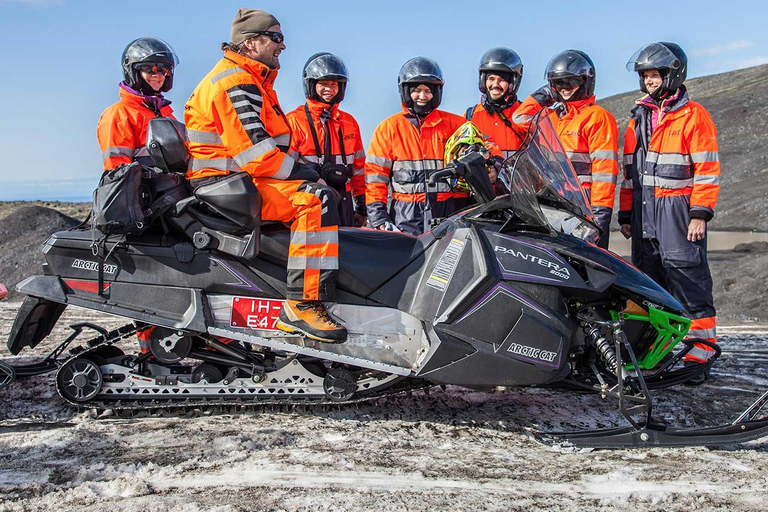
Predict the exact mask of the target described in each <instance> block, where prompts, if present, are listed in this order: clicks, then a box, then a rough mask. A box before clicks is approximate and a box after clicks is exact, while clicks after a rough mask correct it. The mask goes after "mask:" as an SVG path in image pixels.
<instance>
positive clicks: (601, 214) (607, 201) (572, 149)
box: [513, 96, 619, 247]
mask: <svg viewBox="0 0 768 512" xmlns="http://www.w3.org/2000/svg"><path fill="white" fill-rule="evenodd" d="M566 105H567V107H568V111H567V112H566V113H565V115H563V117H562V118H560V117H558V116H557V114H556V113H555V112H550V114H549V117H550V119H552V124H553V125H554V126H555V129H556V130H557V134H558V136H559V137H560V142H561V143H562V144H563V149H564V150H565V152H566V154H567V155H568V159H569V160H570V161H571V164H572V165H573V169H574V170H575V171H576V174H577V176H578V178H579V182H580V183H581V186H582V188H583V189H584V192H585V193H586V194H587V198H588V199H589V200H590V202H591V205H592V213H593V214H594V215H595V219H596V220H597V223H598V225H599V226H600V228H601V229H602V230H603V236H602V237H601V239H600V242H599V245H601V246H602V247H607V246H608V233H609V230H610V225H611V214H612V213H613V204H614V200H615V197H616V181H617V179H618V174H619V160H618V152H619V133H618V132H619V130H618V127H617V126H616V119H614V117H613V116H612V115H611V114H610V112H608V111H607V110H605V109H604V108H603V107H600V106H598V105H595V97H594V96H590V97H589V98H587V99H584V100H577V101H569V102H567V103H566ZM541 109H542V106H541V105H540V104H539V103H538V102H537V101H536V100H535V99H534V98H533V97H528V98H527V99H526V100H525V101H524V102H523V103H522V104H521V105H520V107H519V108H518V109H517V110H516V111H515V114H514V116H513V120H514V121H515V122H516V123H518V124H521V125H523V126H526V127H527V125H528V123H530V121H531V119H532V118H533V116H534V115H536V113H538V112H539V111H540V110H541Z"/></svg>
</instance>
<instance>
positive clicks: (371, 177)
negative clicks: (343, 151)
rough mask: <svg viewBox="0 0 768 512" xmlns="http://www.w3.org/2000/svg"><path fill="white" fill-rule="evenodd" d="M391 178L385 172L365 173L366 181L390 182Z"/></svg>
mask: <svg viewBox="0 0 768 512" xmlns="http://www.w3.org/2000/svg"><path fill="white" fill-rule="evenodd" d="M390 180H391V178H390V177H389V176H385V175H383V174H373V173H370V172H368V173H365V183H366V184H367V183H386V184H389V182H390Z"/></svg>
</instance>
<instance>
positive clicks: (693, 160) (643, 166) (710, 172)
mask: <svg viewBox="0 0 768 512" xmlns="http://www.w3.org/2000/svg"><path fill="white" fill-rule="evenodd" d="M644 99H645V97H644V98H641V99H640V100H638V102H637V103H638V107H636V108H635V109H634V110H633V111H632V112H633V114H632V118H631V119H630V121H629V126H628V127H627V132H626V135H625V137H624V181H623V182H622V188H621V193H620V208H619V210H620V222H621V223H628V222H629V218H630V217H629V212H630V211H631V210H632V207H633V206H635V207H636V208H637V209H638V210H639V212H638V213H642V223H643V226H642V230H643V237H644V238H652V237H653V236H654V235H653V233H655V228H654V226H655V224H656V223H658V222H663V219H657V218H656V217H657V215H656V211H655V209H654V208H652V206H653V204H654V203H655V201H654V198H658V197H680V198H681V200H683V201H686V203H687V204H688V208H689V214H690V216H691V217H692V218H701V219H704V220H706V221H708V220H710V219H711V218H712V217H713V215H714V212H715V204H716V203H717V196H718V194H719V192H720V157H719V152H718V144H717V129H716V128H715V124H714V123H713V122H712V118H711V117H710V115H709V112H707V110H706V109H705V108H704V107H702V106H701V105H700V104H698V103H696V102H695V101H690V100H688V98H687V94H685V92H683V96H682V98H681V99H680V100H678V101H676V102H675V105H674V106H673V107H672V110H671V111H669V109H668V108H665V106H664V105H661V108H658V107H654V108H658V110H659V115H660V119H659V120H658V125H657V126H656V129H655V130H654V131H653V133H652V134H651V136H650V140H648V137H647V134H643V133H639V132H640V131H641V130H639V129H638V127H639V125H640V123H639V120H640V115H641V114H643V112H642V110H645V109H647V108H649V107H648V106H645V105H641V104H643V100H644ZM648 115H650V112H649V113H648ZM642 124H646V123H645V122H643V123H642ZM641 140H643V141H646V144H647V148H648V149H647V150H645V149H644V147H643V146H644V145H643V144H638V142H639V141H641ZM640 202H642V204H638V203H640ZM648 203H650V205H649V204H648Z"/></svg>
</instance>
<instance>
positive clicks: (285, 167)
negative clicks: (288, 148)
mask: <svg viewBox="0 0 768 512" xmlns="http://www.w3.org/2000/svg"><path fill="white" fill-rule="evenodd" d="M294 165H296V160H294V159H293V158H291V157H289V156H288V155H287V154H285V158H283V163H282V164H280V168H279V169H278V170H277V172H276V173H275V174H273V175H272V177H273V178H275V179H276V180H287V179H288V177H289V176H290V175H291V171H292V170H293V166H294Z"/></svg>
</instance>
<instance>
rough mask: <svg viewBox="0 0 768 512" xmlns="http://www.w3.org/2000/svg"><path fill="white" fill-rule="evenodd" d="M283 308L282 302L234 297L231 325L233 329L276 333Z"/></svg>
mask: <svg viewBox="0 0 768 512" xmlns="http://www.w3.org/2000/svg"><path fill="white" fill-rule="evenodd" d="M282 307H283V301H282V300H277V299H254V298H252V297H234V298H233V299H232V316H231V318H230V321H229V323H230V325H231V326H232V327H240V328H248V329H265V330H268V331H276V330H277V328H276V327H275V325H276V324H277V318H278V316H279V315H280V309H281V308H282Z"/></svg>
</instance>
